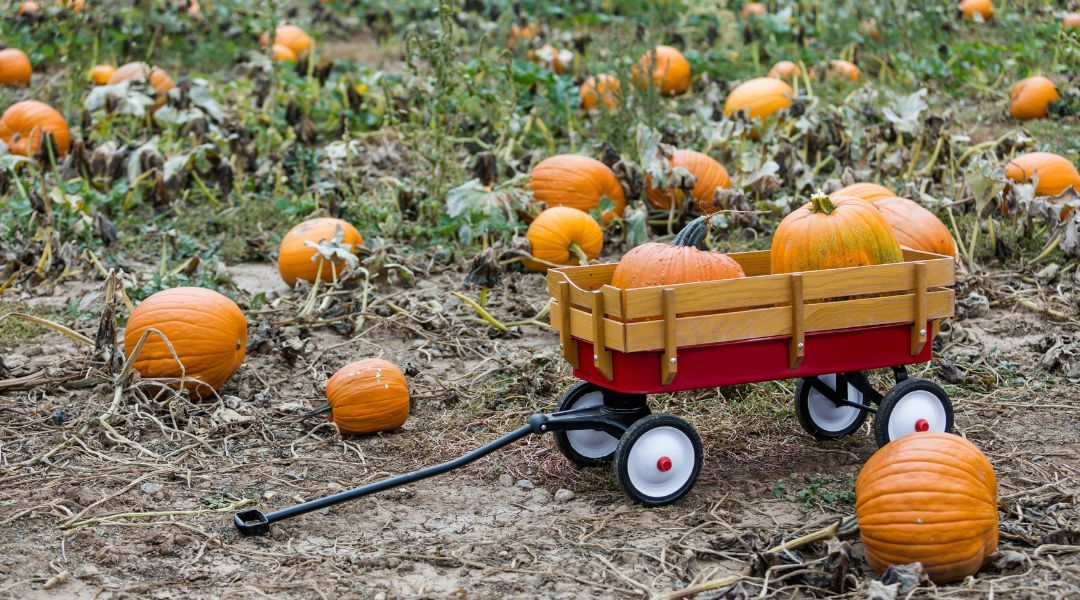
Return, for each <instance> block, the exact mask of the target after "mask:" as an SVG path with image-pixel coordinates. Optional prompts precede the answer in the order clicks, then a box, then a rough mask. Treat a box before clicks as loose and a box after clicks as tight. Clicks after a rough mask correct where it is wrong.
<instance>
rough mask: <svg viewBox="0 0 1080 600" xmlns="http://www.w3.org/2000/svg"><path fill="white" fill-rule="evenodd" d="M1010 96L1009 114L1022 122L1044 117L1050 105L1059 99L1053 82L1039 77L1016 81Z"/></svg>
mask: <svg viewBox="0 0 1080 600" xmlns="http://www.w3.org/2000/svg"><path fill="white" fill-rule="evenodd" d="M1011 96H1012V103H1011V106H1010V112H1011V113H1012V116H1013V118H1016V119H1020V120H1022V121H1027V120H1030V119H1041V118H1043V117H1045V116H1046V115H1047V112H1048V111H1049V108H1050V103H1052V102H1057V101H1058V99H1059V96H1058V91H1057V87H1056V86H1055V85H1054V82H1053V81H1050V80H1049V79H1047V78H1045V77H1043V76H1041V75H1037V76H1035V77H1028V78H1027V79H1021V80H1020V81H1018V82H1017V83H1016V85H1014V86H1013V87H1012V91H1011Z"/></svg>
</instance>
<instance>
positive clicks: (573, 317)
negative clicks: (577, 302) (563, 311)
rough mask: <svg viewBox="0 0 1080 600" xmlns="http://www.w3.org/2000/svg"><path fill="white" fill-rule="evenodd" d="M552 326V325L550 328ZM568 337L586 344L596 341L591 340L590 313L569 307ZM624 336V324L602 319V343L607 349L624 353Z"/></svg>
mask: <svg viewBox="0 0 1080 600" xmlns="http://www.w3.org/2000/svg"><path fill="white" fill-rule="evenodd" d="M554 326H555V325H554V324H552V327H554ZM570 335H572V336H574V337H575V338H577V339H579V340H585V341H586V342H595V341H596V340H594V339H593V318H592V311H590V310H582V309H580V308H577V307H570ZM625 336H626V325H625V324H624V323H622V322H621V321H617V320H615V319H604V342H605V344H606V345H607V347H608V348H609V349H611V350H618V351H619V352H626V345H625V341H624V340H625ZM589 358H591V357H589Z"/></svg>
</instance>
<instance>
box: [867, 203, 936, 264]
mask: <svg viewBox="0 0 1080 600" xmlns="http://www.w3.org/2000/svg"><path fill="white" fill-rule="evenodd" d="M873 204H874V208H876V209H878V210H879V211H881V214H882V215H883V216H884V217H885V220H886V221H888V222H889V225H890V226H892V230H893V233H894V234H896V241H898V242H900V245H901V246H907V247H908V248H914V249H915V250H922V251H923V252H933V253H934V254H944V255H945V256H953V257H955V256H956V242H954V241H953V238H952V234H951V233H949V228H948V227H945V224H944V223H942V222H941V219H939V218H937V216H936V215H934V213H932V212H930V211H928V210H926V209H925V208H923V207H922V206H920V205H918V204H917V203H915V202H912V201H911V200H908V199H907V198H897V197H895V196H894V197H892V198H881V199H878V200H875V201H874V202H873Z"/></svg>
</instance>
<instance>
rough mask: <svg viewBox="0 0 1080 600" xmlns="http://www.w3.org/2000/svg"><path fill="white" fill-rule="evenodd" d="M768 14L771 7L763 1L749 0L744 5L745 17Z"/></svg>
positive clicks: (743, 14) (743, 12) (743, 13)
mask: <svg viewBox="0 0 1080 600" xmlns="http://www.w3.org/2000/svg"><path fill="white" fill-rule="evenodd" d="M767 14H769V7H767V6H765V5H764V4H762V3H761V2H747V3H746V4H744V5H743V7H742V16H743V18H744V19H746V18H748V17H760V16H762V15H767Z"/></svg>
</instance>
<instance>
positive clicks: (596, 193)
mask: <svg viewBox="0 0 1080 600" xmlns="http://www.w3.org/2000/svg"><path fill="white" fill-rule="evenodd" d="M529 187H530V188H531V189H532V193H533V197H534V198H536V199H537V200H539V201H541V202H543V203H545V204H547V205H548V206H569V207H571V208H576V209H578V210H581V211H585V212H589V211H590V210H594V209H599V208H600V201H601V199H603V198H605V197H606V198H608V199H610V200H611V201H612V202H613V203H614V204H615V206H614V208H613V209H612V210H609V211H607V212H605V213H604V215H603V219H604V222H605V223H607V222H608V221H610V220H611V219H612V218H614V217H616V216H622V214H623V210H624V209H625V208H626V195H625V194H624V193H623V188H622V185H620V184H619V180H618V179H616V178H615V173H614V172H612V170H611V169H609V168H608V166H607V165H605V164H604V163H602V162H600V161H598V160H596V159H594V158H589V157H588V156H580V155H577V154H557V155H555V156H549V157H548V158H545V159H544V160H542V161H540V162H539V163H537V164H536V166H534V167H533V168H532V173H531V180H530V182H529Z"/></svg>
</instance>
